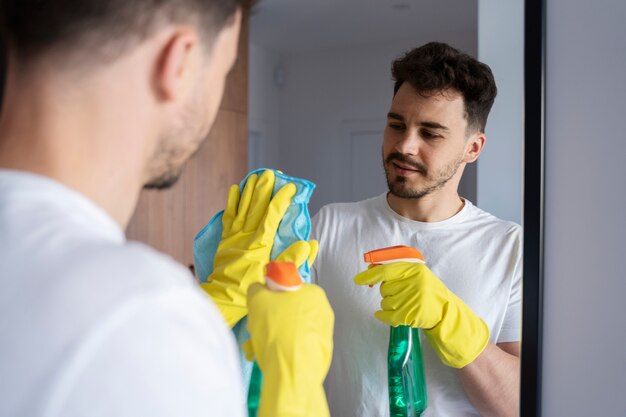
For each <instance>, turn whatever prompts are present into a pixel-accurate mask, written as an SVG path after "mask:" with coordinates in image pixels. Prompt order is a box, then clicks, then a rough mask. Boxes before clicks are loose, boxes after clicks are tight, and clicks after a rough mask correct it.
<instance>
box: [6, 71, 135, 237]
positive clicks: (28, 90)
mask: <svg viewBox="0 0 626 417" xmlns="http://www.w3.org/2000/svg"><path fill="white" fill-rule="evenodd" d="M24 81H25V80H23V79H20V80H17V79H16V78H14V79H12V80H9V82H8V83H7V91H6V96H5V97H6V101H5V104H4V106H3V114H2V118H1V119H0V167H2V168H8V169H15V170H20V171H27V172H33V173H36V174H39V175H43V176H46V177H49V178H51V179H54V180H56V181H58V182H60V183H62V184H64V185H66V186H67V187H69V188H72V189H73V190H75V191H78V192H79V193H81V194H83V195H85V196H86V197H87V198H89V199H90V200H92V201H93V202H94V203H95V204H96V205H98V206H100V207H101V208H102V209H103V210H104V211H106V212H107V213H108V214H109V215H110V216H111V217H112V218H113V219H114V220H115V221H116V222H117V223H118V224H119V225H120V227H122V229H124V228H125V227H126V225H127V223H128V221H129V219H130V217H131V215H132V213H133V211H134V207H135V204H136V202H137V198H138V194H139V192H140V190H141V178H140V177H141V175H140V174H141V169H142V168H143V167H141V159H140V155H141V152H145V151H143V150H142V149H140V147H141V146H142V145H141V143H140V142H141V141H140V140H138V139H139V138H137V137H134V135H137V134H140V132H139V131H138V130H137V128H135V131H130V132H129V131H128V129H126V131H125V130H124V126H133V123H132V122H131V121H130V120H128V116H126V118H125V117H124V115H123V111H121V110H120V109H119V106H122V107H123V105H124V104H123V103H118V104H117V106H118V107H117V108H116V105H115V104H114V103H111V102H107V100H106V99H101V98H98V95H97V94H90V93H91V92H87V93H86V94H82V90H81V89H80V88H78V87H77V86H76V85H74V86H67V85H63V83H55V82H54V81H56V80H53V81H52V82H46V81H48V80H44V79H36V78H33V79H29V80H28V81H29V82H28V83H27V82H24ZM90 88H91V87H90ZM93 88H95V89H98V88H101V87H99V86H97V85H96V86H95V87H93ZM112 109H113V110H112ZM140 124H141V123H137V124H136V125H135V126H137V125H140ZM131 129H132V128H131ZM125 143H126V145H125ZM115 144H118V145H119V146H117V147H116V145H115ZM125 148H126V149H125Z"/></svg>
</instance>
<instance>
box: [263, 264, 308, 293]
mask: <svg viewBox="0 0 626 417" xmlns="http://www.w3.org/2000/svg"><path fill="white" fill-rule="evenodd" d="M265 280H266V285H267V287H268V288H269V289H270V290H272V291H295V290H297V289H299V288H300V287H301V286H302V278H301V277H300V274H298V269H297V268H296V265H295V264H294V263H293V262H275V261H273V262H270V263H269V264H267V271H266V273H265Z"/></svg>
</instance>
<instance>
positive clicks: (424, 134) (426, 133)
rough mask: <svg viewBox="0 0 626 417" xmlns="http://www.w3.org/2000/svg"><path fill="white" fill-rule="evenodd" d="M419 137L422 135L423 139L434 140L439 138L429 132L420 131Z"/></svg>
mask: <svg viewBox="0 0 626 417" xmlns="http://www.w3.org/2000/svg"><path fill="white" fill-rule="evenodd" d="M421 135H422V137H423V138H426V139H434V138H437V137H439V135H438V134H436V133H433V132H431V131H429V130H422V131H421Z"/></svg>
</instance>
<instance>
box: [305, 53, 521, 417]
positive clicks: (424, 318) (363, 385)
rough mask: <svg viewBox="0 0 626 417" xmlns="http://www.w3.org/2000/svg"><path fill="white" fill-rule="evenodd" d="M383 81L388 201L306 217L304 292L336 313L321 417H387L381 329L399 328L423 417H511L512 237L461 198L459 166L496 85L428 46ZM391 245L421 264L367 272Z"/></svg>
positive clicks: (517, 284)
mask: <svg viewBox="0 0 626 417" xmlns="http://www.w3.org/2000/svg"><path fill="white" fill-rule="evenodd" d="M392 76H393V79H394V81H395V84H394V90H393V98H392V101H391V106H390V108H389V112H388V114H387V124H386V127H385V130H384V137H383V140H382V165H383V167H384V175H385V176H386V179H387V184H388V188H389V191H388V192H387V193H384V194H382V195H379V196H377V197H374V198H371V199H368V200H364V201H360V202H356V203H336V204H330V205H327V206H325V207H323V208H322V209H321V210H320V211H319V213H318V214H317V215H316V216H315V217H314V219H313V233H312V234H313V237H314V238H315V239H318V240H319V242H320V253H319V256H318V260H317V261H316V264H315V265H314V267H313V277H314V282H316V283H317V284H319V285H320V286H322V287H323V288H324V289H325V290H326V292H327V294H328V297H329V300H330V302H331V305H332V307H333V309H334V311H335V315H336V323H335V326H336V330H335V335H334V342H335V351H334V354H333V361H332V365H331V369H330V372H329V374H328V377H327V379H326V382H325V387H326V392H327V396H328V401H329V407H330V411H331V414H332V415H335V416H341V417H357V416H359V417H384V416H389V402H388V393H387V369H386V366H387V348H388V340H389V329H390V327H389V326H398V325H408V326H413V327H417V328H421V329H422V334H423V337H422V348H423V351H424V362H425V372H426V381H427V388H428V408H427V409H426V412H425V413H424V416H437V417H447V416H449V417H459V416H478V415H484V416H515V415H517V414H518V401H519V393H518V392H519V365H520V361H519V354H520V335H521V284H522V283H521V279H522V270H521V268H522V243H521V236H522V234H521V228H520V226H519V225H517V224H515V223H512V222H508V221H504V220H500V219H498V218H496V217H495V216H493V215H491V214H489V213H487V212H485V211H483V210H481V209H479V208H478V207H477V206H475V205H474V204H473V203H472V202H470V201H469V200H467V199H465V198H463V197H462V196H459V194H458V188H459V181H460V180H461V176H462V174H463V170H464V168H465V166H466V165H467V164H469V163H473V162H475V161H476V160H477V159H478V157H479V155H480V153H481V151H482V150H483V148H484V146H485V143H486V137H485V125H486V122H487V116H488V114H489V111H490V109H491V106H492V104H493V102H494V100H495V97H496V91H497V90H496V85H495V81H494V77H493V75H492V72H491V70H490V68H489V67H488V66H487V65H485V64H483V63H481V62H479V61H477V60H476V59H474V58H472V57H470V56H469V55H467V54H464V53H462V52H460V51H458V50H456V49H454V48H452V47H450V46H449V45H446V44H442V43H436V42H432V43H428V44H426V45H423V46H421V47H418V48H416V49H413V50H411V51H409V52H408V53H406V54H405V55H404V56H403V57H401V58H400V59H398V60H396V61H395V62H393V65H392ZM372 169H376V167H372ZM394 245H406V246H411V247H415V248H417V249H419V250H420V251H421V252H422V253H423V255H424V257H425V259H426V265H416V264H410V263H400V264H391V265H381V266H376V267H375V268H371V269H368V270H367V271H366V272H363V270H364V269H366V267H367V265H366V264H364V263H363V261H362V260H363V253H365V252H368V251H371V250H374V249H378V248H382V247H388V246H394ZM355 283H356V284H361V285H355ZM366 284H369V285H366ZM377 284H380V286H378V285H377ZM371 286H375V287H374V288H370V287H371Z"/></svg>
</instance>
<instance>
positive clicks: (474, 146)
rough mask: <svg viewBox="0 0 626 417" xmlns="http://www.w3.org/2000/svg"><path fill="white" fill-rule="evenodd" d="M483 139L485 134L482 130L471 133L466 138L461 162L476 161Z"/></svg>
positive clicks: (483, 143)
mask: <svg viewBox="0 0 626 417" xmlns="http://www.w3.org/2000/svg"><path fill="white" fill-rule="evenodd" d="M485 140H486V137H485V134H484V133H482V132H476V133H474V134H472V135H471V136H470V137H469V139H468V140H467V144H466V148H465V157H464V158H463V162H465V163H468V164H469V163H471V162H474V161H476V160H477V159H478V156H479V155H480V153H481V152H482V150H483V148H484V146H485Z"/></svg>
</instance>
